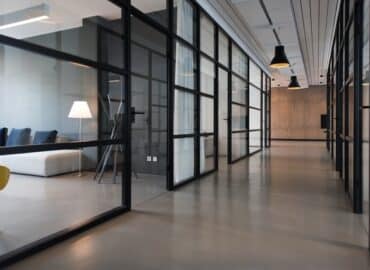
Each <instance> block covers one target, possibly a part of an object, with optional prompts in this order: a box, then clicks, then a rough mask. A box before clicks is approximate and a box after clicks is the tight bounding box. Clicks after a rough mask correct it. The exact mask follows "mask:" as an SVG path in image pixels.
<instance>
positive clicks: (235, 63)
mask: <svg viewBox="0 0 370 270" xmlns="http://www.w3.org/2000/svg"><path fill="white" fill-rule="evenodd" d="M232 70H233V71H234V72H236V73H237V74H239V75H240V76H242V77H243V78H247V57H246V55H245V54H244V53H243V52H242V51H241V50H240V49H239V47H237V46H236V45H235V44H233V45H232Z"/></svg>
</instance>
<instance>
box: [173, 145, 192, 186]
mask: <svg viewBox="0 0 370 270" xmlns="http://www.w3.org/2000/svg"><path fill="white" fill-rule="evenodd" d="M193 176H194V139H193V138H183V139H175V140H174V180H175V184H178V183H181V182H182V181H184V180H187V179H189V178H191V177H193Z"/></svg>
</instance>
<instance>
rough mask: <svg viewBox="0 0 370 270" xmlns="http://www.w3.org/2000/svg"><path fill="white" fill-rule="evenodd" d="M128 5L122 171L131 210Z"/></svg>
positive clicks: (128, 15) (124, 14) (124, 15)
mask: <svg viewBox="0 0 370 270" xmlns="http://www.w3.org/2000/svg"><path fill="white" fill-rule="evenodd" d="M127 3H128V7H127V8H126V9H123V8H122V15H121V16H122V18H124V19H123V20H122V23H123V29H124V32H125V36H126V39H125V60H126V61H125V68H126V70H127V71H128V74H129V76H127V77H126V80H125V88H126V89H125V90H126V91H125V101H126V104H125V105H126V106H124V111H125V113H124V116H123V120H124V122H123V123H124V124H123V125H122V129H123V130H122V131H121V132H122V134H123V140H124V144H123V145H124V147H125V151H123V152H124V153H123V155H124V157H123V160H124V162H123V171H122V195H123V196H122V204H123V205H126V207H127V208H128V209H129V210H131V205H132V202H131V198H132V194H131V188H132V187H131V184H132V183H131V171H132V155H131V142H132V141H131V128H132V122H131V121H132V117H133V115H132V113H133V108H131V105H132V104H131V90H132V88H131V0H128V1H127Z"/></svg>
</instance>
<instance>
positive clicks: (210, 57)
mask: <svg viewBox="0 0 370 270" xmlns="http://www.w3.org/2000/svg"><path fill="white" fill-rule="evenodd" d="M215 44H216V42H215ZM215 47H216V46H215ZM200 55H201V56H202V57H204V58H206V59H207V60H209V61H211V62H212V63H213V64H215V65H216V64H217V61H216V60H215V58H212V56H210V55H208V54H207V53H205V52H203V51H202V50H201V51H200Z"/></svg>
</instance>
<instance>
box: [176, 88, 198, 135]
mask: <svg viewBox="0 0 370 270" xmlns="http://www.w3.org/2000/svg"><path fill="white" fill-rule="evenodd" d="M194 112H195V108H194V95H193V94H191V93H187V92H184V91H180V90H177V89H176V90H175V104H174V118H173V121H174V134H175V135H179V134H193V133H194Z"/></svg>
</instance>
